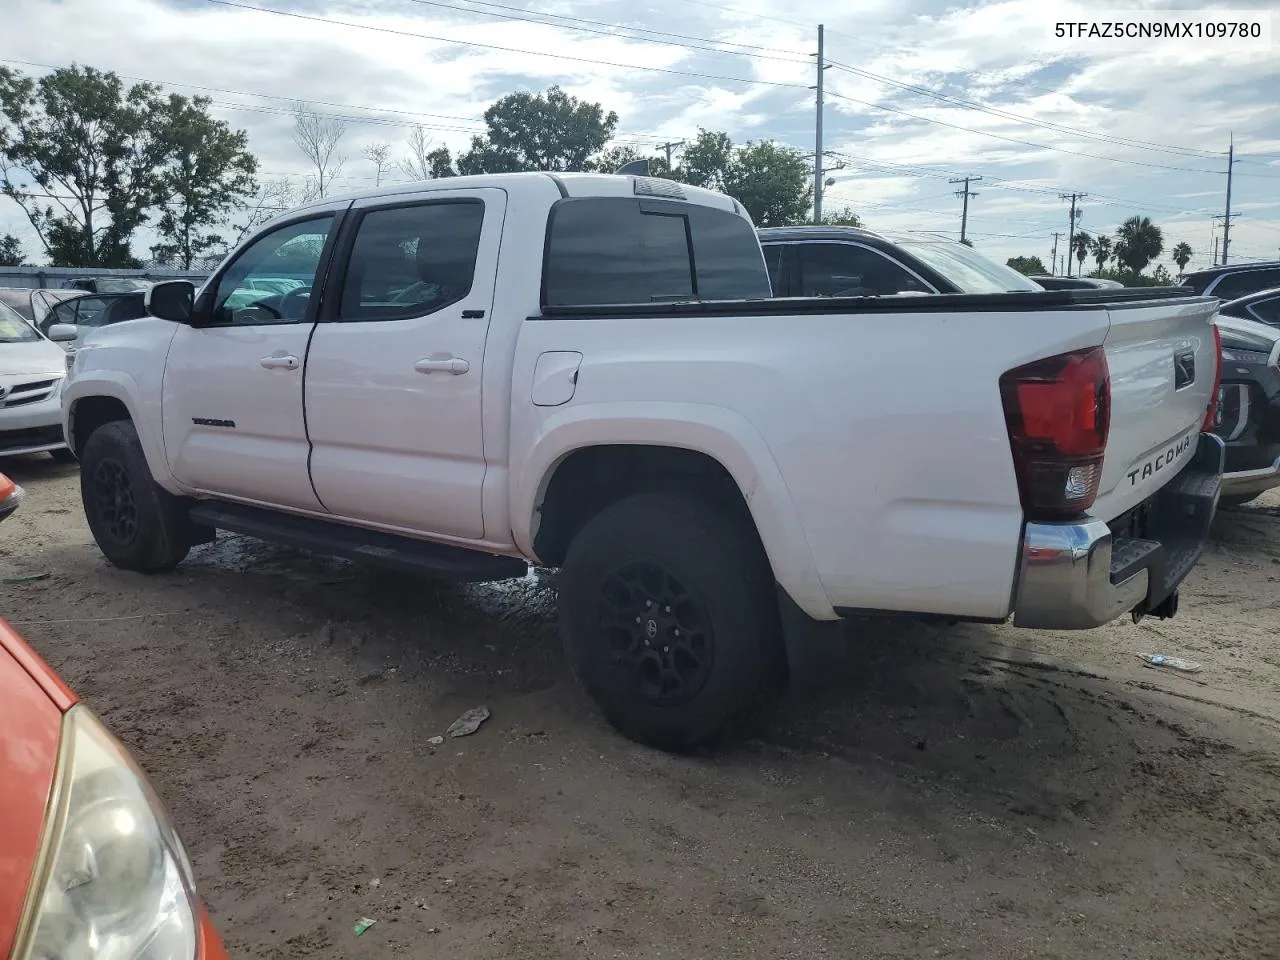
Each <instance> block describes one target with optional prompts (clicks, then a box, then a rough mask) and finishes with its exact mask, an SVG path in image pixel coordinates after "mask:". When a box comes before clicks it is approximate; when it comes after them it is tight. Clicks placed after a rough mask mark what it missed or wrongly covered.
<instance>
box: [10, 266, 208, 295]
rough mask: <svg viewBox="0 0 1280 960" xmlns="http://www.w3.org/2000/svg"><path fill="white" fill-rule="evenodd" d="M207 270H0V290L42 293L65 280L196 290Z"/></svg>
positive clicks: (32, 268) (152, 268)
mask: <svg viewBox="0 0 1280 960" xmlns="http://www.w3.org/2000/svg"><path fill="white" fill-rule="evenodd" d="M211 272H212V271H210V270H174V269H169V268H164V267H143V268H141V269H139V270H104V269H97V268H89V269H82V268H80V267H27V266H23V267H0V287H28V288H33V289H45V288H47V287H55V288H56V287H61V286H63V285H64V284H65V283H66V282H67V281H68V280H75V279H78V278H81V277H125V278H128V279H142V280H190V281H192V282H193V283H195V284H196V286H199V285H200V284H202V283H204V281H205V280H207V279H208V277H209V274H210V273H211Z"/></svg>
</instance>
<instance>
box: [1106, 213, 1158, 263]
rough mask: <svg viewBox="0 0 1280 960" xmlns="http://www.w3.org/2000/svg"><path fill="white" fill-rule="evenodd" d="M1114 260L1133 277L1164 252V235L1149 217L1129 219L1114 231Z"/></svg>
mask: <svg viewBox="0 0 1280 960" xmlns="http://www.w3.org/2000/svg"><path fill="white" fill-rule="evenodd" d="M1115 251H1116V254H1115V255H1116V259H1117V260H1118V261H1119V262H1120V265H1121V266H1123V267H1124V268H1125V269H1126V270H1128V271H1130V272H1131V273H1133V274H1134V275H1135V276H1136V275H1137V274H1140V273H1142V271H1143V270H1144V269H1145V268H1146V266H1147V264H1149V263H1150V262H1151V261H1152V260H1154V259H1155V258H1156V257H1158V256H1160V254H1161V253H1162V252H1163V251H1164V234H1163V233H1162V232H1161V231H1160V228H1159V227H1157V226H1156V225H1155V224H1154V223H1152V222H1151V219H1150V218H1149V217H1130V218H1129V219H1128V220H1126V221H1125V222H1124V223H1122V224H1121V225H1120V228H1119V229H1118V230H1117V231H1116V245H1115Z"/></svg>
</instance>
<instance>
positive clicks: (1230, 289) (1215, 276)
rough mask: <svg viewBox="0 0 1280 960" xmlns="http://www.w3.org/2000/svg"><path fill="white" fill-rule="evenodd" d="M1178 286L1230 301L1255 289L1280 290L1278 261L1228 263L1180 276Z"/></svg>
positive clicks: (1279, 262) (1279, 265) (1279, 263)
mask: <svg viewBox="0 0 1280 960" xmlns="http://www.w3.org/2000/svg"><path fill="white" fill-rule="evenodd" d="M1182 283H1183V285H1184V286H1188V287H1190V288H1191V289H1192V290H1194V291H1195V292H1196V293H1199V294H1203V295H1204V296H1208V297H1217V298H1218V299H1220V300H1234V299H1236V298H1237V297H1243V296H1244V295H1245V294H1248V293H1254V292H1256V291H1258V290H1268V289H1270V288H1272V287H1280V260H1270V261H1266V262H1254V263H1232V264H1227V265H1224V266H1216V267H1211V268H1209V269H1207V270H1196V271H1195V272H1194V273H1188V274H1186V275H1184V276H1183V278H1182Z"/></svg>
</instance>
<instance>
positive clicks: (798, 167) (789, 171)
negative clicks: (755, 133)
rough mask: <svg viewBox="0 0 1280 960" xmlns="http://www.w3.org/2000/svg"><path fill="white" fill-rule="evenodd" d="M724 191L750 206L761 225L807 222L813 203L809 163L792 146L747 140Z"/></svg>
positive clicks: (727, 176)
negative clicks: (748, 141)
mask: <svg viewBox="0 0 1280 960" xmlns="http://www.w3.org/2000/svg"><path fill="white" fill-rule="evenodd" d="M724 192H725V193H727V194H728V195H729V196H731V197H733V198H734V199H735V200H737V201H738V202H739V203H741V204H742V205H743V206H744V207H746V209H747V213H749V214H750V215H751V220H752V222H754V223H755V225H756V226H758V227H785V226H787V225H788V224H793V223H804V222H805V221H806V220H807V219H808V218H809V211H810V209H811V208H812V206H813V187H812V186H811V185H810V184H809V164H808V163H806V162H805V159H804V157H802V156H801V155H800V153H799V152H798V151H796V150H793V149H792V148H790V147H781V146H779V145H778V144H776V143H774V142H772V141H770V140H765V141H762V142H760V143H748V144H746V146H744V147H741V148H740V149H739V150H738V151H737V152H736V153H735V155H734V157H733V161H732V162H731V163H730V164H729V168H728V169H727V170H726V171H725V176H724Z"/></svg>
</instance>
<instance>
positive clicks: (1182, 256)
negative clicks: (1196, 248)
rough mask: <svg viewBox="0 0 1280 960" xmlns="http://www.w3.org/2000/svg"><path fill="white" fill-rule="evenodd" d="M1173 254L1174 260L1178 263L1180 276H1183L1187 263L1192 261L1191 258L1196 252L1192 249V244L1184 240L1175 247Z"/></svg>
mask: <svg viewBox="0 0 1280 960" xmlns="http://www.w3.org/2000/svg"><path fill="white" fill-rule="evenodd" d="M1171 256H1172V257H1173V262H1174V263H1176V264H1177V265H1178V276H1179V277H1181V276H1182V275H1183V274H1184V273H1186V270H1187V264H1188V263H1190V262H1191V258H1192V257H1194V256H1195V254H1194V253H1193V252H1192V250H1191V244H1189V243H1187V241H1185V240H1182V241H1180V242H1179V243H1178V244H1177V245H1176V246H1175V247H1174V248H1173V253H1172V254H1171Z"/></svg>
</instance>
